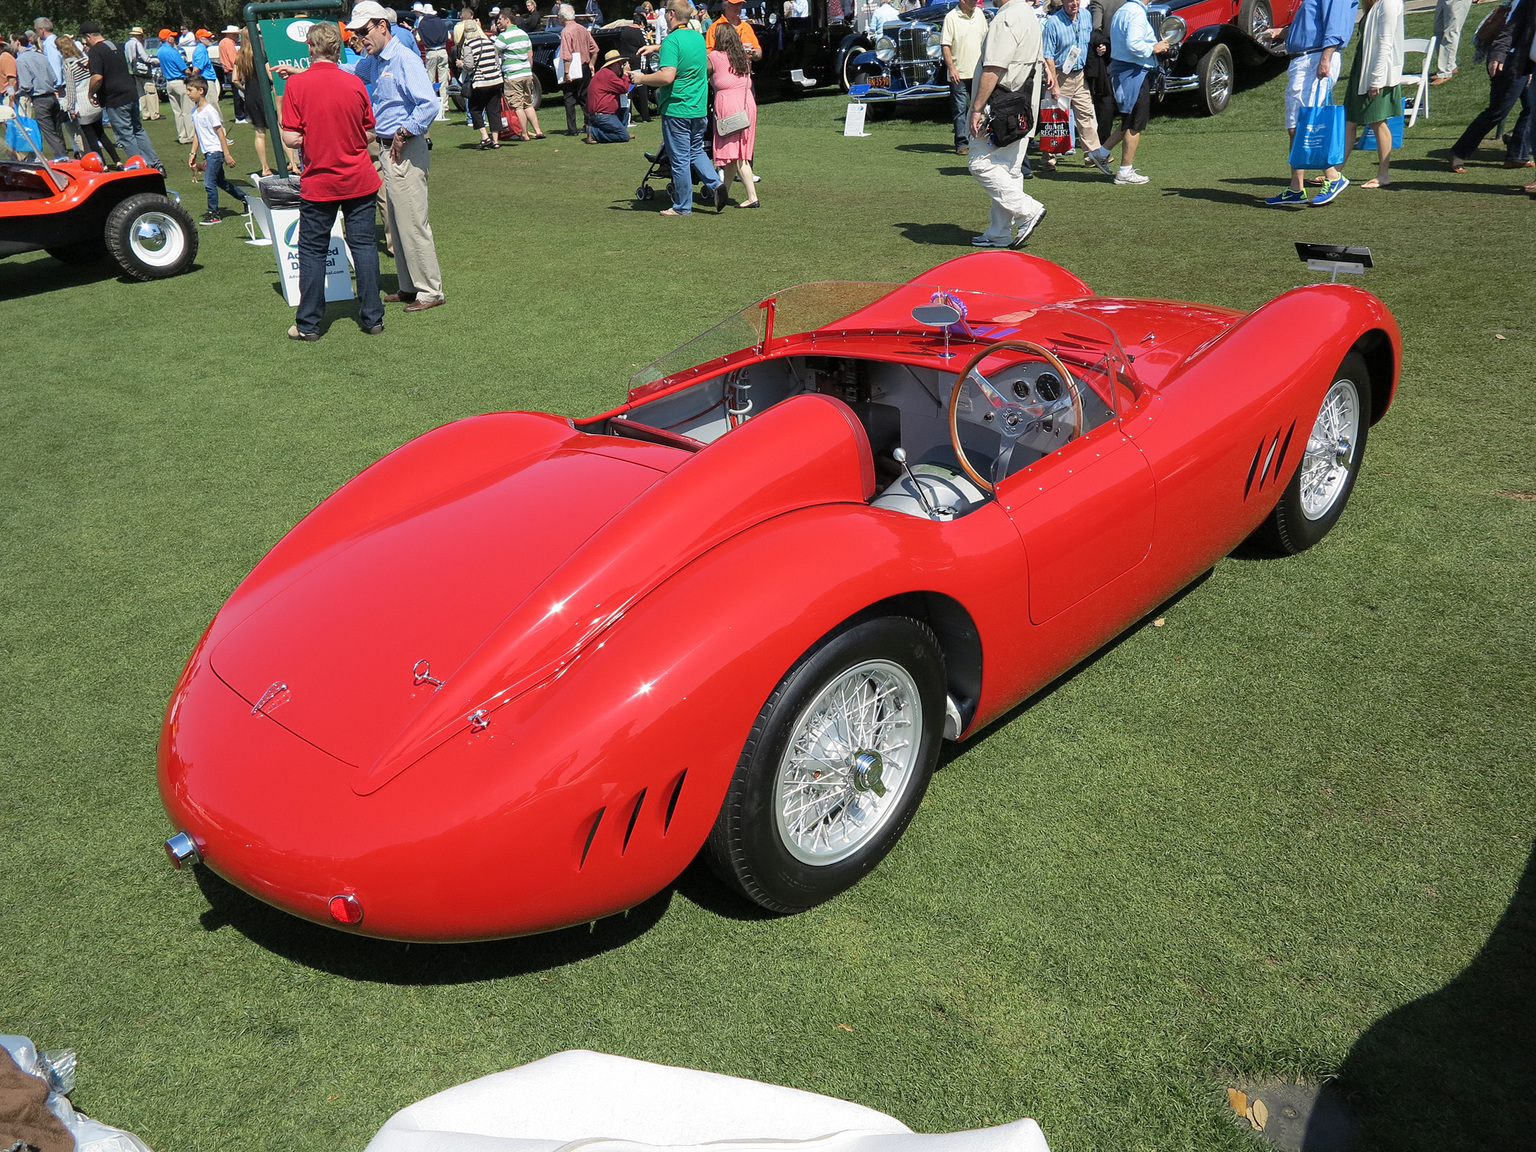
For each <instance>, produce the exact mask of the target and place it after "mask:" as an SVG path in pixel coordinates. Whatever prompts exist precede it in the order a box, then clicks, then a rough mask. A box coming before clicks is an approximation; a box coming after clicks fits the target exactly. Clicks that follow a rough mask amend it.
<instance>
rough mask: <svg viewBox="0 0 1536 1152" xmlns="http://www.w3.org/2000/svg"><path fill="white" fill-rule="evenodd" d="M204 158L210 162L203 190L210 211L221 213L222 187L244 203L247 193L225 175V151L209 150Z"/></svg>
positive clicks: (204, 178)
mask: <svg viewBox="0 0 1536 1152" xmlns="http://www.w3.org/2000/svg"><path fill="white" fill-rule="evenodd" d="M146 159H147V157H146ZM203 159H204V160H206V161H207V162H208V167H207V168H206V169H205V170H204V171H203V190H204V191H205V192H207V193H208V211H210V212H212V213H213V214H214V215H215V216H217V215H218V214H219V189H220V188H222V189H224V191H226V192H228V193H229V194H230V195H231V196H233V197H234V198H235V199H236V200H238V201H240V203H241V204H244V203H245V193H244V192H242V191H240V189H238V188H236V187H235V186H234V185H233V184H231V183H230V182H229V177H228V176H226V175H224V153H222V152H207V153H204V154H203Z"/></svg>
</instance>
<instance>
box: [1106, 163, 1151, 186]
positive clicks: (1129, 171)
mask: <svg viewBox="0 0 1536 1152" xmlns="http://www.w3.org/2000/svg"><path fill="white" fill-rule="evenodd" d="M1106 167H1107V165H1106ZM1147 179H1148V177H1146V176H1143V175H1142V174H1141V173H1140V172H1138V171H1136V169H1134V168H1124V167H1122V168H1121V169H1120V171H1118V172H1116V173H1115V183H1116V184H1145V183H1146V182H1147Z"/></svg>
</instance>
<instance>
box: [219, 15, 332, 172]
mask: <svg viewBox="0 0 1536 1152" xmlns="http://www.w3.org/2000/svg"><path fill="white" fill-rule="evenodd" d="M243 14H244V16H245V34H246V36H247V37H249V39H250V42H251V50H252V54H253V55H254V56H255V73H256V74H255V75H254V76H252V77H251V79H252V81H253V82H254V83H255V85H256V91H257V99H258V100H260V101H261V106H262V108H263V109H264V110H265V111H266V114H267V131H268V135H269V137H270V140H269V148H270V149H271V152H270V155H271V156H272V158H273V161H274V163H273V167H274V168H276V169H277V170H278V172H279V173H281V174H282V175H284V176H287V175H289V171H288V153H287V150H286V149H285V148H284V147H283V139H282V119H281V117H280V115H279V113H278V103H277V102H278V100H279V99H280V98H281V97H282V94H283V88H284V86H285V84H286V81H285V79H284V78H283V77H282V76H275V75H272V74H271V73H270V72H269V71H268V69H269V68H274V67H276V66H277V65H279V64H291V65H292V66H293V67H295V68H299V69H303V68H308V67H309V45H308V43H307V42H306V41H305V37H306V36H307V35H308V34H309V30H310V28H311V27H312V26H313V25H314V24H316V23H318V22H319V21H322V20H333V21H339V20H340V18H341V4H340V2H339V0H319V2H318V3H314V4H300V3H294V2H292V0H289V2H287V3H282V2H277V3H265V4H247V5H246V6H245V10H244V13H243Z"/></svg>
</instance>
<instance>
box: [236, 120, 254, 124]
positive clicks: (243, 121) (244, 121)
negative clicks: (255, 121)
mask: <svg viewBox="0 0 1536 1152" xmlns="http://www.w3.org/2000/svg"><path fill="white" fill-rule="evenodd" d="M235 123H236V124H249V123H250V121H249V120H236V121H235Z"/></svg>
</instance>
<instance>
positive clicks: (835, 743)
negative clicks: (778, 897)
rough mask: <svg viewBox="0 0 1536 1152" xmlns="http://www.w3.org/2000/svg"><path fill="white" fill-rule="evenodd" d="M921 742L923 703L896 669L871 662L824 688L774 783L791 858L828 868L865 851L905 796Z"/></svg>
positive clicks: (804, 714) (805, 713)
mask: <svg viewBox="0 0 1536 1152" xmlns="http://www.w3.org/2000/svg"><path fill="white" fill-rule="evenodd" d="M922 737H923V714H922V699H921V697H920V696H919V695H918V691H917V684H916V683H915V682H914V681H913V679H912V677H911V675H910V674H909V673H908V672H907V670H906V669H905V668H903V667H901V666H900V665H899V664H893V663H891V662H889V661H886V660H872V661H868V662H866V663H863V664H859V665H857V666H855V667H853V668H850V669H849V670H848V671H846V672H843V673H841V674H840V675H838V676H836V677H834V678H833V679H832V680H831V681H829V682H828V683H827V685H826V686H825V687H824V688H822V690H821V691H820V692H818V693H817V694H816V696H815V698H814V699H812V700H811V701H810V703H808V704H807V705H806V706H805V707H804V708H803V709H802V710H801V712H800V715H799V716H798V717H796V719H795V725H794V728H793V730H792V731H791V732H790V736H789V742H788V744H787V745H786V747H785V749H784V755H783V756H782V757H781V758H780V760H779V768H778V776H777V779H776V780H775V781H774V796H773V807H774V819H775V823H776V825H777V828H778V833H779V839H780V841H781V842H782V843H783V845H784V847H785V849H786V850H787V851H788V852H789V853H790V855H792V856H793V857H795V859H797V860H800V861H801V862H803V863H806V864H835V863H836V862H837V861H839V860H843V859H846V858H847V857H849V856H851V855H852V854H853V853H855V852H856V851H858V850H859V848H861V847H862V846H863V845H864V844H866V843H868V842H869V841H870V839H871V838H872V837H874V836H875V835H876V833H878V832H879V831H880V829H882V828H883V827H884V826H885V825H886V823H888V822H889V820H890V819H891V817H892V816H893V815H894V814H895V812H896V811H897V809H898V807H899V805H900V801H901V798H902V797H903V796H904V795H905V794H906V791H907V788H908V787H909V786H910V784H911V781H912V777H913V774H914V773H913V767H914V764H915V762H916V757H917V750H918V748H919V746H920V745H921V744H922Z"/></svg>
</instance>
